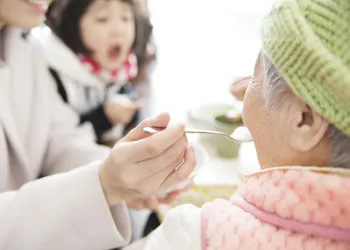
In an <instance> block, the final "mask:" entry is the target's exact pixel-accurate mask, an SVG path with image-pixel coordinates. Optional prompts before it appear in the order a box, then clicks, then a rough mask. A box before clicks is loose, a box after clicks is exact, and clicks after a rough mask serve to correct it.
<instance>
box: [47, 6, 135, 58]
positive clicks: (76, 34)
mask: <svg viewBox="0 0 350 250" xmlns="http://www.w3.org/2000/svg"><path fill="white" fill-rule="evenodd" d="M94 1H95V0H56V1H54V2H53V3H52V4H51V5H50V7H49V9H48V12H47V14H46V24H47V25H48V26H49V27H50V28H51V29H52V31H53V32H54V33H55V34H56V35H57V36H58V37H59V38H60V39H62V41H63V42H64V43H65V44H66V45H67V46H68V47H69V48H70V49H71V50H72V51H73V52H74V53H76V54H85V55H89V54H90V53H91V51H89V49H88V48H86V46H85V45H84V43H83V41H82V39H81V32H80V19H81V18H82V16H83V15H84V13H85V12H86V11H87V9H88V8H89V6H90V5H91V4H92V3H93V2H94ZM106 1H111V0H106ZM118 1H121V2H124V3H128V4H130V5H131V6H132V7H133V2H132V0H118ZM133 10H134V8H133ZM134 15H135V11H134ZM135 25H136V21H135ZM136 29H137V27H136ZM134 45H135V44H134ZM134 45H133V47H134Z"/></svg>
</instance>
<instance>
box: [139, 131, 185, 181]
mask: <svg viewBox="0 0 350 250" xmlns="http://www.w3.org/2000/svg"><path fill="white" fill-rule="evenodd" d="M187 146H188V141H187V137H186V136H182V137H181V138H180V139H179V140H178V141H177V142H176V143H175V144H174V145H171V146H170V147H169V148H168V149H166V150H165V151H164V152H163V153H162V154H160V155H158V156H156V157H152V158H149V159H148V160H145V161H142V162H140V164H142V165H141V166H140V172H141V174H142V175H143V176H147V177H148V176H152V175H155V174H158V173H159V172H161V171H165V172H164V176H168V175H169V174H171V172H173V171H174V170H175V169H176V167H178V166H179V165H180V164H181V163H182V162H183V160H184V156H185V151H186V148H187ZM159 184H160V183H159Z"/></svg>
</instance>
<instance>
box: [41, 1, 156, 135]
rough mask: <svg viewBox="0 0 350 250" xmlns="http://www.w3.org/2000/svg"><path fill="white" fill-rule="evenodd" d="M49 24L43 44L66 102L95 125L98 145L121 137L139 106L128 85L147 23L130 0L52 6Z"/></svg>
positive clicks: (142, 46)
mask: <svg viewBox="0 0 350 250" xmlns="http://www.w3.org/2000/svg"><path fill="white" fill-rule="evenodd" d="M47 24H48V25H49V27H50V28H51V30H52V32H51V31H47V30H46V32H44V33H43V35H42V36H41V37H40V41H41V44H42V47H43V49H44V52H45V55H46V58H47V61H48V63H49V67H50V72H51V74H52V76H53V77H54V78H55V80H56V83H57V88H58V91H59V93H60V95H61V96H62V98H63V100H64V101H65V102H67V103H69V104H70V105H71V107H72V108H73V109H74V110H76V111H77V112H78V113H79V115H80V121H81V123H84V122H91V123H92V125H93V128H94V131H95V134H96V136H97V139H98V141H99V142H103V141H106V140H109V139H117V138H118V137H119V136H120V135H121V133H122V131H123V128H124V127H125V126H126V125H127V124H129V123H130V122H132V120H133V118H135V115H136V113H137V110H138V109H139V107H140V103H139V102H138V101H137V96H136V95H135V93H132V90H131V86H130V84H129V81H130V79H132V78H133V77H135V76H136V75H137V73H138V68H139V65H138V60H137V54H136V53H138V54H139V55H141V54H142V50H144V49H145V47H146V44H147V40H148V37H149V36H150V33H151V26H150V24H149V22H148V21H147V19H146V18H143V17H142V16H140V15H137V14H136V12H135V10H134V7H133V3H132V1H131V0H130V1H129V0H113V1H104V0H67V1H56V2H54V3H53V4H51V6H50V8H49V11H48V13H47ZM145 27H148V29H146V28H145ZM140 36H141V37H140ZM113 127H114V128H117V129H116V130H115V129H114V130H111V128H113ZM116 131H117V133H115V132H116ZM111 132H112V138H110V137H111V136H110V135H109V134H111Z"/></svg>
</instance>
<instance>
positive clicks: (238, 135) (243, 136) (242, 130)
mask: <svg viewBox="0 0 350 250" xmlns="http://www.w3.org/2000/svg"><path fill="white" fill-rule="evenodd" d="M164 129H165V128H159V127H146V128H144V129H143V131H144V132H145V133H148V134H156V133H159V132H161V131H163V130H164ZM185 132H186V133H188V134H208V135H220V136H224V137H226V138H227V139H229V140H231V141H235V142H250V141H252V137H251V135H250V133H249V130H248V129H247V128H246V127H238V128H236V129H235V131H233V133H232V134H231V135H228V134H225V133H222V132H219V131H213V130H203V129H191V128H186V129H185Z"/></svg>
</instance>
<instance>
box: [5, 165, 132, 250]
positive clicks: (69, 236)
mask: <svg viewBox="0 0 350 250" xmlns="http://www.w3.org/2000/svg"><path fill="white" fill-rule="evenodd" d="M99 165H100V164H99V162H95V163H91V164H90V165H88V166H84V167H81V168H78V169H76V170H73V171H71V172H68V173H64V174H57V175H54V176H50V177H47V178H43V179H40V180H37V181H33V182H29V183H27V184H25V185H24V186H23V187H22V188H21V189H19V190H18V191H14V192H7V193H1V194H0V249H7V250H22V249H28V250H32V249H33V250H34V249H35V250H41V249H50V250H62V249H76V250H80V249H81V250H96V249H112V248H116V247H122V246H125V245H127V244H128V243H129V241H130V238H131V225H130V219H129V213H128V209H127V207H126V206H125V205H124V204H120V205H117V206H115V207H114V208H113V209H112V210H111V209H109V207H108V205H107V202H106V200H105V197H104V193H103V190H102V187H101V184H100V180H99V176H98V167H99Z"/></svg>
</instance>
